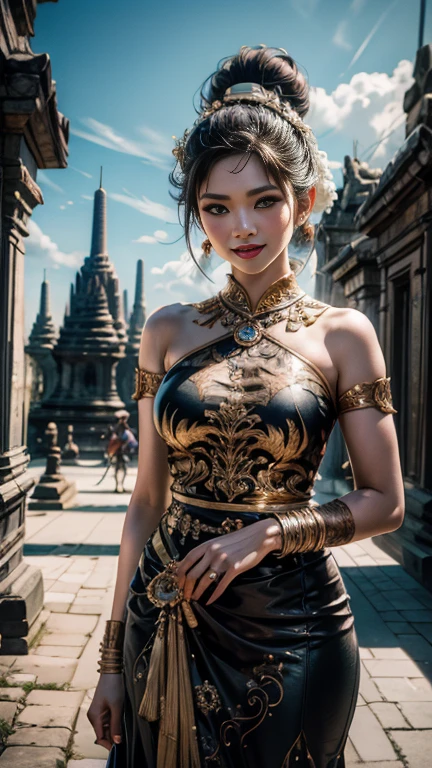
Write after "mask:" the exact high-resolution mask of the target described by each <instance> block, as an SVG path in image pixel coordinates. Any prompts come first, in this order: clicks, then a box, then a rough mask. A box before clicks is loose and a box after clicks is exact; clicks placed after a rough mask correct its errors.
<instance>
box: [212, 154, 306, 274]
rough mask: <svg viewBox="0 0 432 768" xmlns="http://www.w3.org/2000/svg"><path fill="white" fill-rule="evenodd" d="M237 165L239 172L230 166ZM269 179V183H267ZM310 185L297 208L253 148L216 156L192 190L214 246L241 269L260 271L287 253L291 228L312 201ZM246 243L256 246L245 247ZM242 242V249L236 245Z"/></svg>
mask: <svg viewBox="0 0 432 768" xmlns="http://www.w3.org/2000/svg"><path fill="white" fill-rule="evenodd" d="M237 167H238V168H241V169H242V170H241V171H240V172H237V171H236V173H230V171H232V170H234V169H236V168H237ZM269 179H270V183H269ZM315 196H316V190H315V187H313V188H312V189H311V190H310V192H309V194H308V197H307V199H306V203H303V204H302V207H301V209H299V207H298V204H297V202H296V201H295V199H294V196H293V195H292V192H291V191H290V190H289V191H288V194H287V199H285V197H284V195H283V194H282V191H281V188H280V187H279V186H278V185H277V184H276V182H275V181H274V179H273V178H272V176H267V173H266V170H265V166H264V164H263V162H262V160H261V159H260V157H259V156H258V155H256V154H255V153H253V154H252V155H251V156H250V158H249V160H248V162H246V163H245V158H244V155H242V154H240V153H233V154H232V155H229V156H227V157H224V158H222V159H221V160H218V161H217V162H216V163H215V165H214V166H213V168H212V169H211V171H210V174H209V176H208V177H207V179H206V180H205V181H204V182H203V184H202V185H201V188H200V189H199V191H198V205H199V213H200V218H201V223H202V227H203V229H204V231H205V234H206V235H207V237H208V239H209V240H210V242H211V244H212V246H213V248H214V250H215V251H216V253H218V254H219V256H221V257H222V258H223V259H225V260H226V261H229V262H230V264H231V265H232V266H233V267H235V268H236V269H239V270H240V271H242V272H246V273H248V274H257V273H258V272H262V271H263V270H264V269H265V268H266V267H267V266H268V265H269V264H271V263H272V262H273V261H274V260H275V259H277V258H278V256H283V255H287V251H286V249H287V245H288V243H289V242H290V240H291V237H292V234H293V230H294V227H295V226H297V224H298V223H300V222H299V220H300V218H301V216H303V221H305V219H306V217H307V215H308V213H309V211H310V210H311V208H312V206H313V203H314V201H315ZM251 245H256V246H258V248H255V249H251V248H250V246H251ZM242 246H247V249H245V250H243V251H242V250H241V248H242Z"/></svg>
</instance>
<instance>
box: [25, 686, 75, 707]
mask: <svg viewBox="0 0 432 768" xmlns="http://www.w3.org/2000/svg"><path fill="white" fill-rule="evenodd" d="M84 696H85V691H53V690H34V691H30V693H29V695H28V696H27V698H26V704H28V705H29V704H35V705H41V706H43V705H45V706H50V707H76V708H78V707H80V706H81V704H82V701H83V699H84Z"/></svg>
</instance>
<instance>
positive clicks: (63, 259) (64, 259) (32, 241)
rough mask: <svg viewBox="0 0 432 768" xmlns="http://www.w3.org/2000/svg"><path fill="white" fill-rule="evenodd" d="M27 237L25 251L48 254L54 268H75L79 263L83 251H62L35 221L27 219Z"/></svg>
mask: <svg viewBox="0 0 432 768" xmlns="http://www.w3.org/2000/svg"><path fill="white" fill-rule="evenodd" d="M27 226H28V230H29V233H30V234H29V238H28V240H27V241H26V251H27V253H28V254H29V255H30V256H48V257H49V258H50V259H51V261H52V262H53V266H54V268H55V269H58V268H59V267H60V266H63V267H70V268H75V267H77V266H79V265H80V263H81V261H82V259H83V258H84V256H85V253H84V252H82V251H72V253H64V252H63V251H61V250H60V248H59V247H58V245H57V243H54V242H53V241H52V240H51V238H50V236H49V235H45V234H44V233H43V232H42V230H41V228H40V227H39V226H38V224H36V222H35V221H33V220H32V219H29V221H28V224H27Z"/></svg>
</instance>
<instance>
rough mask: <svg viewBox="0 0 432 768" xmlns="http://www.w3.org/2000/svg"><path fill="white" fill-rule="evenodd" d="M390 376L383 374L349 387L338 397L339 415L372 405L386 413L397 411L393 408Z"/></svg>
mask: <svg viewBox="0 0 432 768" xmlns="http://www.w3.org/2000/svg"><path fill="white" fill-rule="evenodd" d="M390 378H391V377H390V376H382V377H381V378H379V379H375V381H365V382H363V383H361V384H356V385H355V386H354V387H351V389H348V390H347V391H346V392H344V393H343V395H341V396H340V397H339V398H338V413H339V415H340V414H341V413H345V412H346V411H352V410H354V409H355V408H370V407H371V406H373V407H375V408H378V409H379V410H380V411H383V412H384V413H397V411H396V410H395V408H393V403H392V395H391V391H390Z"/></svg>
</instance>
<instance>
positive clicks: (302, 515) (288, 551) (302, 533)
mask: <svg viewBox="0 0 432 768" xmlns="http://www.w3.org/2000/svg"><path fill="white" fill-rule="evenodd" d="M269 514H270V517H274V518H276V520H278V522H279V523H280V526H281V534H282V546H281V548H280V550H277V551H276V552H275V555H276V557H278V558H283V557H286V556H287V555H292V554H296V553H297V552H317V551H319V550H320V549H323V548H324V547H326V546H327V547H334V546H337V545H340V544H347V543H348V542H349V541H351V539H352V538H353V536H354V533H355V520H354V517H353V514H352V512H351V510H350V508H349V507H348V505H347V504H345V502H344V501H342V499H333V501H329V502H327V503H326V504H321V505H317V506H315V507H302V508H301V509H291V510H288V511H287V512H282V513H280V512H271V513H269Z"/></svg>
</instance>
